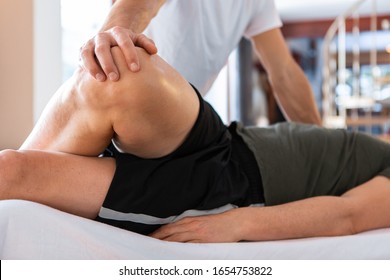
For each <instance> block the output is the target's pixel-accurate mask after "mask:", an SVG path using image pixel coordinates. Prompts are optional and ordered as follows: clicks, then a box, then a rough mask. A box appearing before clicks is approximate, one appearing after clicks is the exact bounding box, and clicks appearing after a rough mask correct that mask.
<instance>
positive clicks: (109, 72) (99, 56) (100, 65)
mask: <svg viewBox="0 0 390 280" xmlns="http://www.w3.org/2000/svg"><path fill="white" fill-rule="evenodd" d="M114 46H119V47H120V49H121V50H122V52H123V55H124V56H125V58H126V62H127V65H128V67H129V69H130V70H131V71H133V72H137V71H139V70H140V66H139V59H138V56H137V52H136V49H135V47H141V48H143V49H145V50H146V51H147V52H148V53H149V54H155V53H157V48H156V45H155V44H154V42H153V41H152V40H151V39H149V38H148V37H146V36H145V35H143V34H137V33H134V32H132V31H131V30H130V29H126V28H124V27H120V26H115V27H113V28H111V29H108V30H107V31H103V32H100V33H98V34H97V35H96V36H95V37H93V38H92V39H90V40H89V41H88V42H87V43H85V44H84V45H83V46H82V47H81V49H80V66H82V67H83V68H84V69H86V70H87V71H88V72H89V73H90V74H91V75H92V76H93V77H95V79H96V80H98V81H105V80H106V79H110V80H111V81H117V80H119V78H120V77H119V71H118V68H117V67H116V65H115V63H114V60H113V58H112V55H111V47H114Z"/></svg>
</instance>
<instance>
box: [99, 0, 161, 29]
mask: <svg viewBox="0 0 390 280" xmlns="http://www.w3.org/2000/svg"><path fill="white" fill-rule="evenodd" d="M164 3H165V0H142V1H140V0H117V1H116V2H115V4H114V5H113V6H112V8H111V11H110V13H109V14H108V16H107V19H106V21H105V23H104V24H103V26H102V28H101V30H102V31H105V30H108V29H110V28H112V27H114V26H121V27H124V28H128V29H131V30H132V31H133V32H136V33H141V32H142V31H144V30H145V28H146V27H147V26H148V25H149V23H150V21H151V20H152V18H153V17H154V16H155V15H156V14H157V13H158V10H159V9H160V7H161V6H162V5H163V4H164Z"/></svg>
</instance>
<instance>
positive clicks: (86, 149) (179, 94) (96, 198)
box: [0, 48, 199, 218]
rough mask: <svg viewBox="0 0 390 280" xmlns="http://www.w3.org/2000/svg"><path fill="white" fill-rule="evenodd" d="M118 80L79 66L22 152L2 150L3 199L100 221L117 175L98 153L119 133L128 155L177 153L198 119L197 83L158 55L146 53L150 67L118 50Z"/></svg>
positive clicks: (0, 180)
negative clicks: (136, 64) (135, 64)
mask: <svg viewBox="0 0 390 280" xmlns="http://www.w3.org/2000/svg"><path fill="white" fill-rule="evenodd" d="M112 51H113V55H114V59H115V60H116V64H117V65H118V68H119V70H120V72H121V80H120V81H118V82H105V83H100V82H97V81H95V80H94V79H93V78H91V77H90V76H89V74H87V73H85V72H84V71H83V70H81V69H79V70H78V71H77V72H76V73H75V75H74V76H73V78H72V79H71V80H70V81H68V82H67V83H66V84H65V85H64V86H63V87H61V88H60V89H59V90H58V91H57V93H56V94H55V95H54V96H53V98H52V100H51V101H50V103H49V105H48V106H47V108H46V109H45V112H44V113H43V115H42V117H41V119H40V120H39V122H38V124H37V126H36V127H35V128H34V130H33V132H32V133H31V135H30V136H29V137H28V139H27V140H26V141H25V143H24V144H23V145H22V147H21V149H20V150H19V151H10V150H8V151H3V152H1V153H0V199H26V200H31V201H35V202H39V203H43V204H46V205H49V206H52V207H55V208H58V209H60V210H63V211H66V212H69V213H73V214H76V215H80V216H83V217H88V218H94V217H96V214H97V213H98V211H99V209H100V207H101V205H102V203H103V200H104V198H105V196H106V193H107V191H108V188H109V186H110V183H111V180H112V178H113V176H114V172H115V161H114V159H107V158H98V157H96V156H97V155H98V154H100V153H101V152H102V151H103V150H104V148H105V147H106V146H107V145H108V143H109V142H110V141H111V139H112V138H114V139H115V141H116V142H117V144H118V146H120V148H122V149H123V150H124V151H126V152H130V153H133V154H135V155H138V156H141V157H159V156H163V155H166V154H168V153H170V152H172V151H173V150H175V149H176V148H177V147H178V146H179V145H180V144H181V143H182V142H183V141H184V139H185V138H186V137H187V135H188V133H189V132H190V130H191V128H192V126H193V124H194V123H195V121H196V118H197V114H198V110H199V102H198V99H197V96H196V94H195V92H194V91H193V89H192V88H191V86H190V85H189V84H188V83H187V82H186V81H185V80H184V79H183V78H182V77H181V76H180V75H179V74H178V73H177V72H176V71H174V70H173V69H172V68H171V67H170V66H169V65H167V64H166V63H165V62H164V61H162V60H161V59H160V58H159V57H158V56H149V55H147V54H146V53H145V52H144V51H140V50H139V57H140V62H141V63H142V70H141V71H140V72H138V73H133V72H130V71H129V70H128V69H127V65H126V62H125V60H124V57H123V54H122V53H121V51H120V50H119V48H114V49H113V50H112Z"/></svg>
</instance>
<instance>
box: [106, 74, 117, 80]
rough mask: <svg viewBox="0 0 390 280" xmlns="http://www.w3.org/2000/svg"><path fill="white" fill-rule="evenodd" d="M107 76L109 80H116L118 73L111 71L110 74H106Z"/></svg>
mask: <svg viewBox="0 0 390 280" xmlns="http://www.w3.org/2000/svg"><path fill="white" fill-rule="evenodd" d="M108 77H109V78H110V80H111V81H116V80H118V74H117V73H115V72H111V73H110V74H108Z"/></svg>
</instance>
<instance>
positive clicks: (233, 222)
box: [150, 209, 242, 243]
mask: <svg viewBox="0 0 390 280" xmlns="http://www.w3.org/2000/svg"><path fill="white" fill-rule="evenodd" d="M235 210H236V209H233V210H230V211H227V212H224V213H222V214H215V215H207V216H197V217H186V218H183V219H181V220H179V221H177V222H175V223H172V224H168V225H165V226H162V227H160V228H159V229H158V230H156V231H155V232H153V233H152V234H151V235H150V236H151V237H154V238H157V239H161V240H165V241H175V242H193V243H206V242H207V243H215V242H218V243H219V242H237V241H240V240H241V238H240V237H241V233H240V230H241V229H242V225H241V221H242V217H241V214H240V212H238V211H235Z"/></svg>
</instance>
